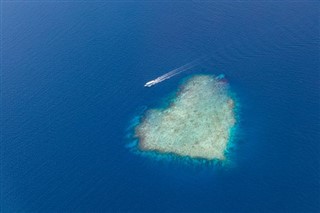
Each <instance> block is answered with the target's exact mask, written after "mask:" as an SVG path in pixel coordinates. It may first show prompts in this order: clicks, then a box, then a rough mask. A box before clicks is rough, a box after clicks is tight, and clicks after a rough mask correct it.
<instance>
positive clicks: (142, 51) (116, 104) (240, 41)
mask: <svg viewBox="0 0 320 213" xmlns="http://www.w3.org/2000/svg"><path fill="white" fill-rule="evenodd" d="M319 6H320V5H319V3H317V2H307V1H305V2H303V1H298V2H259V3H257V2H256V3H254V2H246V1H245V2H222V1H221V2H215V3H213V2H174V3H171V2H161V1H157V2H147V1H140V2H131V1H125V2H103V1H101V2H83V1H82V2H76V1H64V2H58V1H53V2H50V1H47V2H42V3H41V2H40V1H27V2H22V1H5V2H2V5H1V7H2V8H1V9H2V12H1V15H2V69H1V75H2V85H1V86H2V89H1V92H2V101H1V105H2V107H1V109H2V126H1V127H2V142H1V145H2V147H1V148H2V149H1V159H2V178H1V184H2V193H1V201H2V202H1V207H2V212H41V213H46V212H245V213H251V212H252V213H257V212H304V213H306V212H319V211H320V182H319V180H320V172H319V171H320V170H319V169H320V158H319V153H320V145H319V143H320V135H319V134H320V133H319V132H320V131H319V129H320V123H319V120H320V104H319V102H320V101H319V100H320V95H319V91H320V90H319V87H320V86H319V85H320V74H319V72H320V70H319V64H320V63H319V47H320V46H319V30H320V23H319ZM201 56H209V57H210V59H209V60H208V61H206V62H205V63H203V64H201V66H199V67H196V68H194V69H193V70H190V71H189V72H187V73H184V74H183V75H180V76H177V77H175V78H172V79H170V80H168V81H165V82H163V83H161V84H159V85H157V86H156V87H153V88H151V89H145V88H144V87H143V85H144V83H145V82H147V81H149V80H151V79H153V78H155V77H157V76H159V75H162V74H163V73H165V72H168V71H170V70H172V69H173V68H176V67H179V66H181V65H183V64H185V63H188V62H190V61H192V60H194V59H196V58H198V57H201ZM198 72H202V73H210V74H220V73H224V74H225V75H226V77H227V78H228V80H229V82H230V84H231V88H232V90H233V91H234V92H235V93H237V96H238V99H239V101H240V104H241V110H240V114H239V118H240V120H239V128H238V133H237V138H236V140H235V143H236V149H235V150H234V151H233V153H232V156H233V157H232V160H233V164H232V166H229V167H214V168H212V167H211V168H208V167H206V166H203V168H201V167H200V168H199V167H197V168H195V167H194V166H192V165H183V164H181V162H161V161H160V162H159V161H155V160H152V159H149V158H145V157H141V156H138V155H135V154H132V153H131V152H130V151H129V150H128V149H126V148H125V143H126V139H125V138H126V134H127V132H126V129H127V127H128V125H130V120H131V119H132V118H133V117H134V116H135V115H136V114H137V113H138V112H139V110H141V109H142V108H143V107H145V106H147V107H150V106H154V105H156V104H157V103H158V102H159V100H160V99H161V98H163V97H165V96H166V95H167V94H169V93H170V92H172V91H174V90H175V89H176V87H177V86H178V84H179V81H180V80H181V79H182V77H184V76H187V75H188V74H195V73H198Z"/></svg>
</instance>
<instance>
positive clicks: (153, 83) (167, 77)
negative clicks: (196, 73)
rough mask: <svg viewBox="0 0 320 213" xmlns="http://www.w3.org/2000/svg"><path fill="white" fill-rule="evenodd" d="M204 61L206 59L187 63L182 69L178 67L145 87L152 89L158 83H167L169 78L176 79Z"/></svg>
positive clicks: (149, 82)
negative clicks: (175, 77)
mask: <svg viewBox="0 0 320 213" xmlns="http://www.w3.org/2000/svg"><path fill="white" fill-rule="evenodd" d="M202 60H204V58H199V59H196V60H194V61H192V62H190V63H187V64H185V65H183V66H181V67H178V68H176V69H174V70H172V71H170V72H168V73H166V74H164V75H162V76H159V77H158V78H156V79H154V80H151V81H148V82H147V83H146V84H145V85H144V86H145V87H152V86H154V85H156V84H158V83H161V82H162V81H165V80H167V79H169V78H172V77H174V76H176V75H178V74H180V73H182V72H185V71H187V70H189V69H191V68H193V67H195V66H196V65H198V64H200V62H201V61H202Z"/></svg>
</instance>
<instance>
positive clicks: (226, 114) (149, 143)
mask: <svg viewBox="0 0 320 213" xmlns="http://www.w3.org/2000/svg"><path fill="white" fill-rule="evenodd" d="M234 105H235V104H234V101H233V100H232V98H231V97H230V95H229V93H228V83H226V82H225V81H224V80H221V79H218V78H216V77H215V76H212V75H197V76H193V77H192V78H190V79H188V80H186V82H185V83H184V84H183V85H181V88H180V89H179V90H178V92H177V96H176V97H175V98H174V100H173V101H172V102H171V103H170V105H169V106H168V107H167V108H165V109H151V110H148V111H147V112H146V114H145V115H144V117H143V119H142V121H141V123H140V124H139V125H138V126H137V127H136V129H135V135H136V137H138V139H139V142H138V148H139V150H140V151H154V152H157V153H159V154H162V153H163V154H168V153H171V154H176V155H179V156H187V157H191V158H202V159H207V160H224V159H225V150H226V148H227V144H228V142H229V141H230V138H231V129H232V127H233V126H234V125H235V122H236V120H235V112H234V110H235V109H234Z"/></svg>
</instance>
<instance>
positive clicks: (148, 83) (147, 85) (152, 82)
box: [144, 80, 157, 87]
mask: <svg viewBox="0 0 320 213" xmlns="http://www.w3.org/2000/svg"><path fill="white" fill-rule="evenodd" d="M156 83H157V82H156V80H152V81H148V82H147V83H146V84H145V85H144V86H145V87H152V86H154V85H155V84H156Z"/></svg>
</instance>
